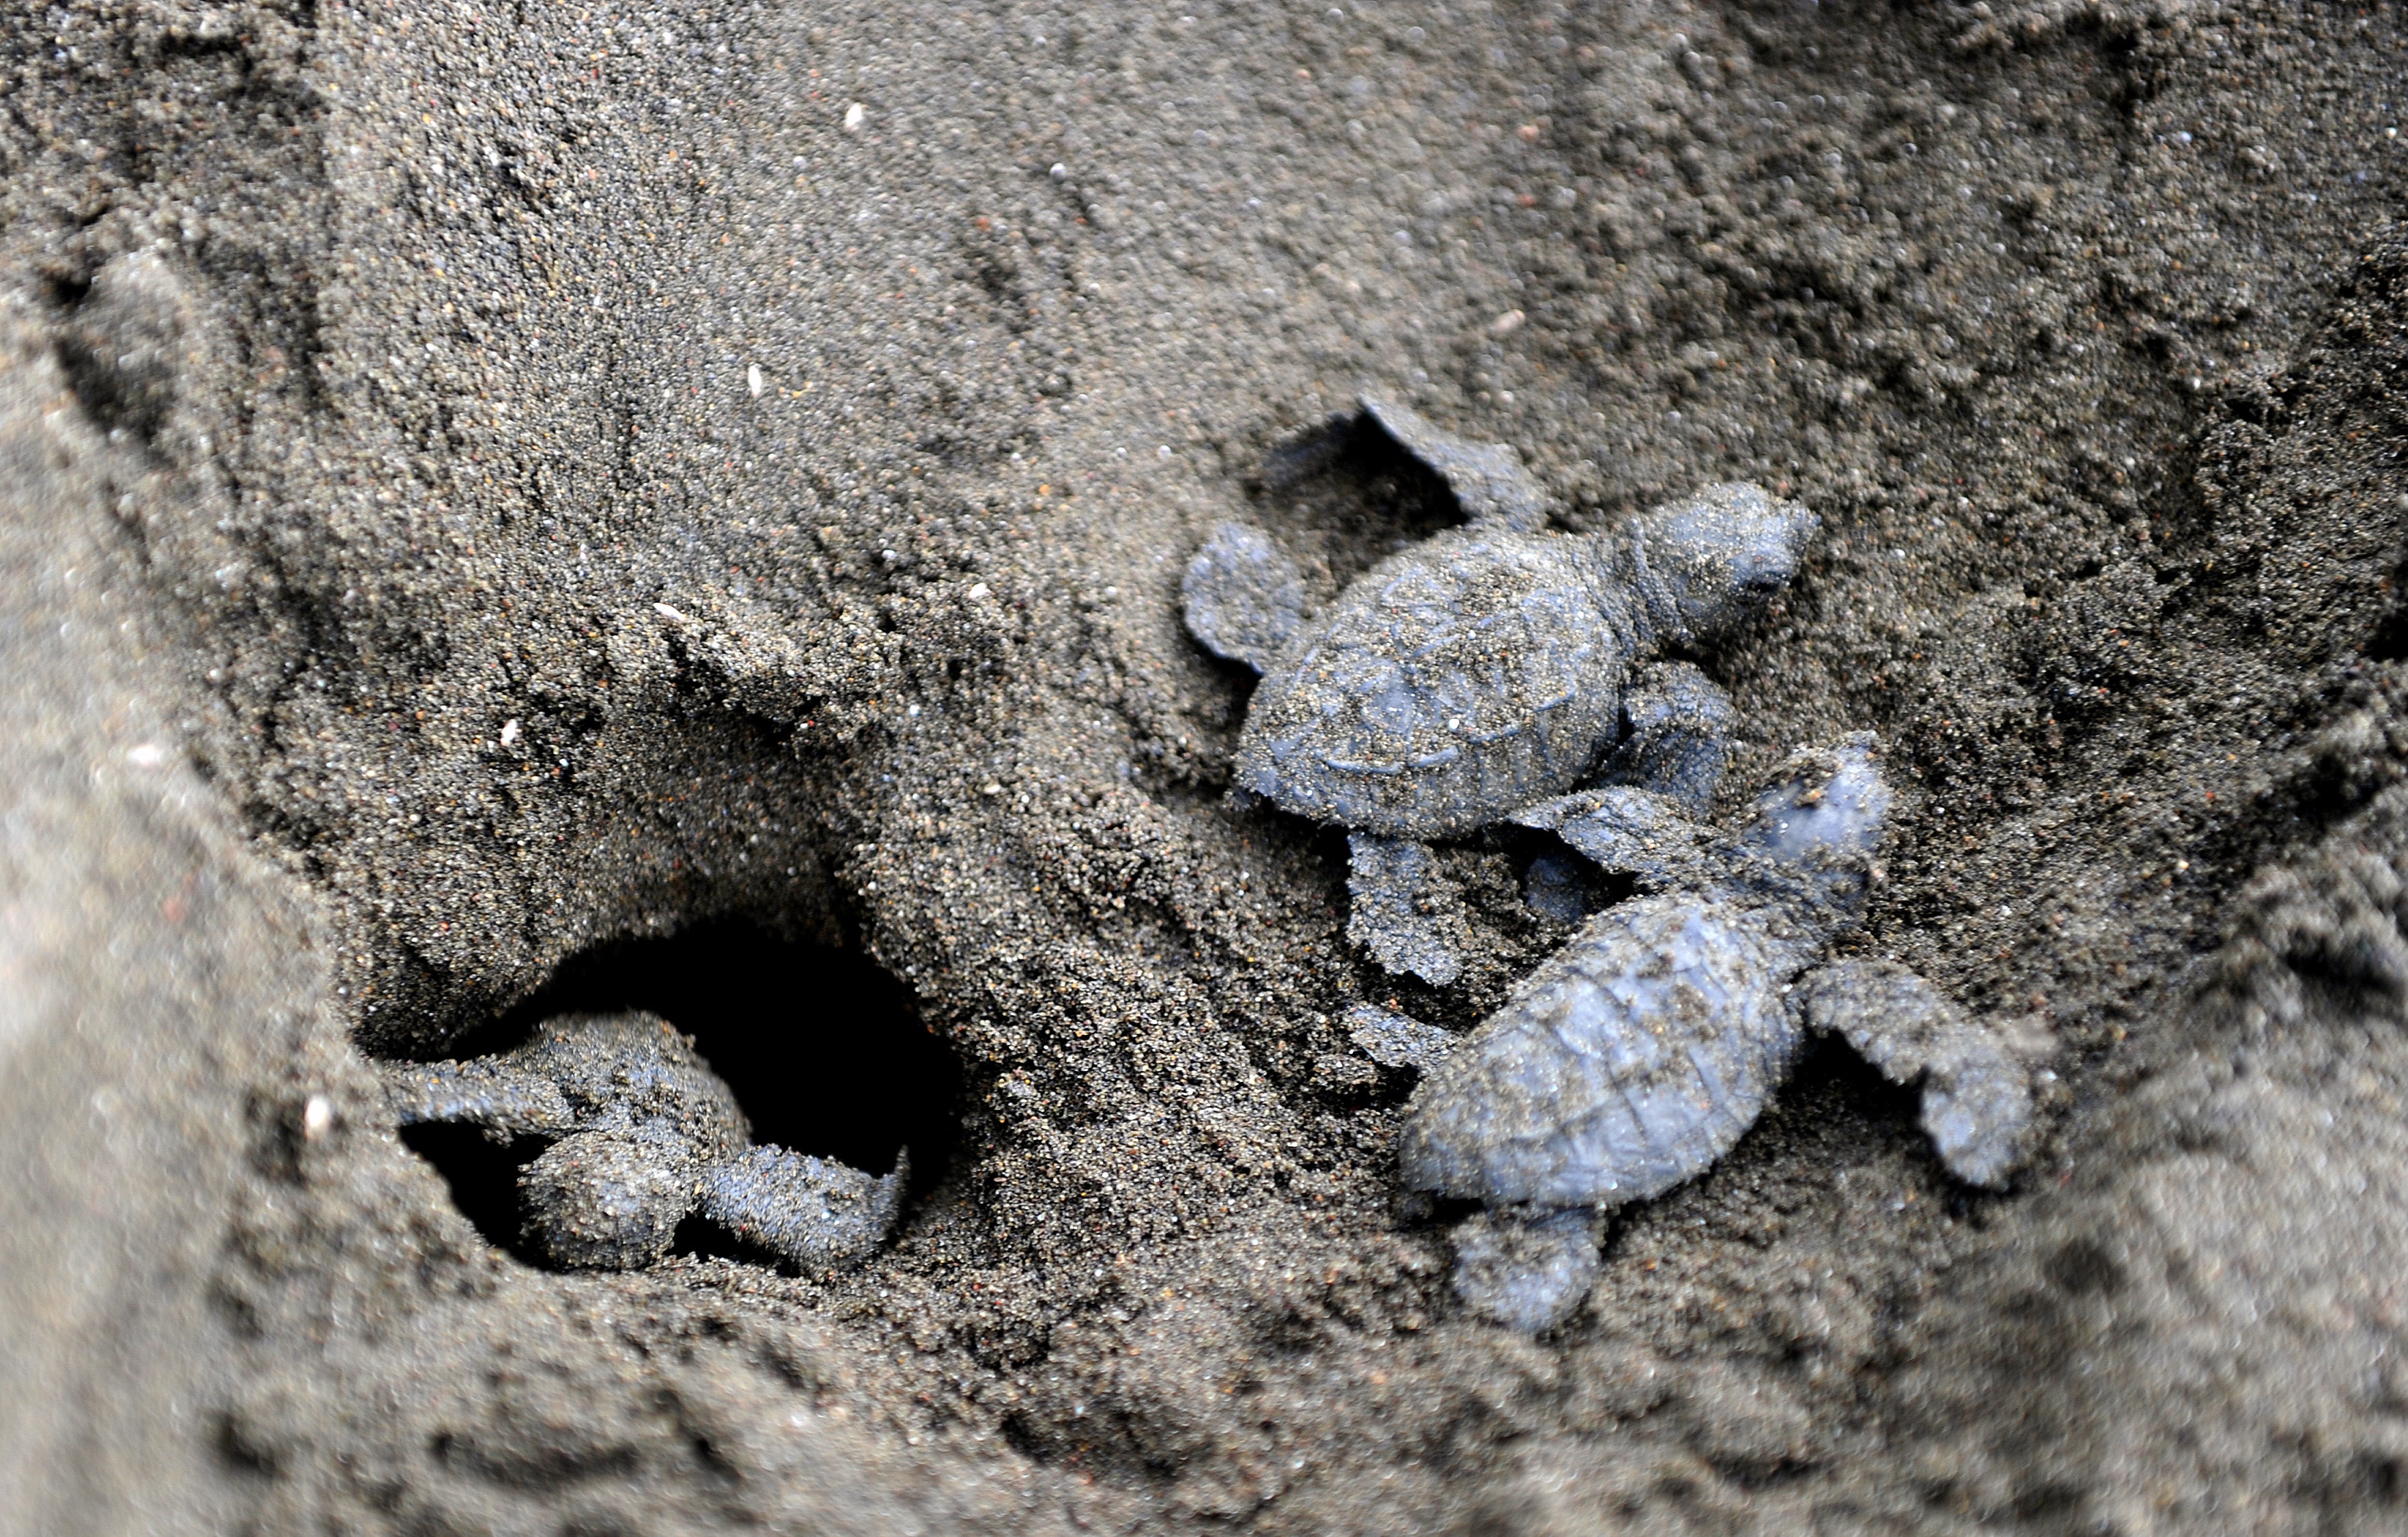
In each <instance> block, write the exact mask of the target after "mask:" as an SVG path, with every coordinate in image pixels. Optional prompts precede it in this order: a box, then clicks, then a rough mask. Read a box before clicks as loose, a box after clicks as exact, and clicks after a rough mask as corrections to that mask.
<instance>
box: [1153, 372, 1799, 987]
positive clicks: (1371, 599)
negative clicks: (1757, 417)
mask: <svg viewBox="0 0 2408 1537" xmlns="http://www.w3.org/2000/svg"><path fill="white" fill-rule="evenodd" d="M1363 409H1364V414H1365V418H1366V420H1367V421H1369V422H1370V423H1372V424H1376V425H1378V426H1379V428H1380V429H1381V430H1383V431H1384V432H1385V433H1387V434H1388V435H1389V436H1390V437H1391V438H1394V439H1395V440H1396V442H1397V443H1398V445H1400V446H1401V447H1403V448H1405V449H1406V450H1408V451H1409V452H1412V453H1413V454H1415V455H1417V456H1418V457H1420V458H1421V459H1422V461H1423V462H1424V463H1425V464H1426V465H1428V466H1429V467H1431V468H1432V469H1434V470H1436V471H1437V472H1438V473H1439V474H1440V475H1441V477H1443V478H1444V479H1445V480H1446V481H1447V483H1448V485H1449V486H1450V487H1451V488H1452V489H1453V491H1454V492H1455V497H1456V499H1457V501H1458V503H1459V504H1460V505H1461V506H1462V508H1463V510H1464V511H1465V513H1466V515H1467V517H1468V518H1469V520H1470V521H1469V522H1468V523H1467V524H1464V525H1463V526H1461V527H1457V528H1452V529H1448V530H1446V531H1444V532H1442V533H1440V534H1438V535H1436V536H1434V537H1433V538H1431V539H1426V540H1424V541H1423V542H1421V543H1420V544H1417V545H1414V546H1413V547H1412V548H1411V549H1407V550H1403V551H1399V552H1398V553H1396V554H1394V555H1391V556H1390V557H1388V558H1387V559H1386V560H1384V561H1383V562H1381V563H1380V564H1379V565H1378V566H1376V567H1373V568H1372V569H1371V570H1370V571H1369V572H1367V573H1366V574H1365V575H1363V576H1362V577H1360V578H1358V579H1357V580H1356V581H1355V582H1353V583H1352V584H1350V585H1349V586H1348V587H1347V588H1346V590H1345V591H1344V592H1343V593H1341V594H1340V595H1339V596H1338V598H1337V600H1336V601H1335V602H1334V603H1332V604H1331V605H1330V606H1329V607H1328V608H1327V609H1326V610H1324V611H1322V612H1320V613H1317V614H1311V615H1308V614H1307V613H1306V612H1305V610H1304V593H1305V588H1304V583H1303V582H1302V579H1301V577H1300V576H1299V574H1298V572H1297V567H1296V565H1295V563H1294V561H1293V560H1291V559H1290V558H1289V557H1288V556H1287V555H1286V553H1284V552H1283V551H1282V550H1281V549H1280V548H1279V546H1278V543H1277V541H1276V540H1274V539H1271V538H1270V537H1269V535H1268V534H1266V533H1265V532H1264V531H1263V530H1261V529H1259V528H1254V527H1250V526H1248V525H1245V524H1222V525H1221V526H1220V527H1218V528H1217V529H1215V530H1214V532H1213V534H1212V536H1211V539H1208V540H1207V541H1206V542H1205V545H1204V547H1203V549H1201V550H1200V551H1198V552H1197V555H1196V557H1195V559H1194V560H1193V561H1192V562H1190V563H1189V566H1188V568H1187V572H1186V576H1185V579H1184V581H1183V583H1182V588H1181V591H1182V596H1183V605H1184V611H1185V617H1186V621H1187V627H1188V630H1189V632H1190V633H1191V634H1193V635H1194V636H1195V637H1196V638H1197V640H1198V641H1200V642H1201V643H1202V644H1203V645H1204V646H1205V647H1206V648H1208V649H1209V650H1211V651H1212V652H1214V653H1215V654H1219V655H1221V656H1225V657H1227V658H1229V659H1230V660H1233V661H1239V662H1243V663H1244V664H1246V665H1247V666H1249V667H1253V668H1256V669H1257V670H1259V671H1260V672H1261V673H1262V674H1263V681H1262V683H1261V685H1260V686H1259V687H1258V688H1257V689H1256V690H1255V692H1254V700H1253V702H1252V703H1251V705H1250V706H1249V708H1248V711H1247V715H1246V724H1245V727H1244V729H1243V731H1242V732H1241V733H1240V740H1239V743H1238V754H1237V762H1236V765H1235V771H1234V775H1233V779H1234V782H1235V785H1236V787H1237V788H1238V789H1239V790H1240V791H1247V792H1252V793H1254V794H1256V795H1260V796H1263V797H1268V798H1269V799H1270V800H1271V801H1273V802H1275V803H1276V804H1278V805H1279V806H1280V807H1281V808H1282V809H1283V810H1285V811H1289V812H1296V813H1297V814H1300V815H1303V816H1309V817H1312V818H1313V819H1314V820H1316V821H1320V822H1328V823H1335V824H1338V825H1340V826H1344V827H1347V828H1348V829H1350V830H1351V831H1352V833H1353V834H1354V835H1355V836H1354V838H1353V839H1352V854H1353V862H1354V869H1353V872H1352V876H1351V879H1350V881H1349V890H1350V893H1351V895H1352V897H1353V898H1354V907H1353V912H1352V913H1351V914H1350V917H1349V921H1348V931H1349V933H1350V934H1351V935H1352V936H1353V937H1354V938H1355V941H1357V942H1358V943H1361V944H1363V945H1364V946H1365V947H1366V948H1367V949H1369V951H1370V952H1371V954H1372V955H1373V956H1374V957H1375V958H1377V959H1378V960H1379V961H1380V963H1381V964H1382V965H1383V966H1385V967H1386V968H1388V969H1389V970H1393V971H1411V972H1413V973H1415V974H1417V975H1419V976H1421V977H1422V978H1424V979H1425V980H1426V981H1429V982H1431V983H1434V984H1440V985H1444V984H1447V983H1449V982H1452V981H1453V980H1454V979H1455V976H1456V975H1457V974H1458V972H1459V971H1460V969H1461V963H1460V958H1459V956H1458V955H1457V954H1456V952H1455V944H1454V941H1453V938H1452V937H1451V936H1450V934H1449V933H1448V932H1447V931H1446V927H1447V926H1446V925H1445V924H1444V923H1443V922H1442V921H1439V920H1437V919H1434V918H1433V917H1432V914H1433V913H1434V912H1438V911H1439V910H1441V909H1442V908H1443V907H1444V906H1445V905H1446V904H1445V903H1444V901H1443V900H1442V899H1437V898H1435V896H1434V888H1433V885H1432V882H1433V881H1434V880H1436V879H1437V877H1436V867H1435V865H1434V863H1433V861H1432V860H1431V859H1430V857H1429V856H1428V855H1427V853H1426V851H1416V850H1415V849H1413V848H1412V847H1408V846H1406V845H1408V844H1411V843H1412V842H1416V841H1418V840H1425V839H1438V838H1451V837H1458V836H1461V835H1463V834H1465V833H1469V832H1470V831H1472V830H1473V829H1475V828H1478V827H1482V826H1487V825H1488V824H1490V823H1493V822H1497V821H1498V820H1500V819H1502V818H1503V817H1505V816H1507V815H1509V814H1510V813H1512V812H1514V811H1515V810H1517V809H1519V808H1522V807H1524V806H1527V805H1528V804H1530V803H1531V802H1533V801H1538V800H1543V799H1545V798H1547V797H1552V796H1555V795H1559V794H1561V793H1562V792H1564V791H1566V790H1568V789H1570V788H1571V787H1572V786H1573V785H1575V784H1578V783H1581V782H1582V781H1583V780H1584V779H1585V778H1587V777H1588V776H1590V775H1591V773H1592V772H1593V771H1595V770H1597V769H1598V768H1599V767H1600V765H1601V764H1602V763H1606V762H1607V761H1608V760H1609V757H1611V762H1612V766H1613V768H1614V770H1615V772H1616V774H1617V776H1618V777H1620V778H1623V779H1625V780H1627V781H1629V782H1632V783H1641V784H1646V785H1649V786H1651V787H1653V788H1656V789H1659V790H1662V791H1664V792H1666V793H1669V794H1671V795H1673V796H1675V797H1678V798H1680V799H1682V800H1683V801H1684V802H1685V803H1689V804H1691V805H1693V806H1695V807H1698V808H1699V809H1702V806H1703V805H1704V803H1705V802H1706V801H1708V800H1710V799H1711V798H1712V795H1713V783H1714V781H1715V779H1716V777H1717V776H1718V775H1719V774H1720V772H1721V769H1722V765H1723V761H1724V757H1725V747H1724V738H1725V737H1726V736H1727V731H1728V726H1729V717H1730V709H1729V703H1728V701H1727V699H1725V698H1724V697H1723V696H1722V693H1721V691H1720V690H1719V689H1717V688H1715V687H1714V685H1713V683H1712V682H1710V681H1708V680H1707V679H1706V677H1705V676H1704V674H1703V673H1701V672H1699V671H1698V670H1697V668H1694V667H1691V666H1689V665H1688V664H1686V663H1670V662H1655V663H1649V662H1648V658H1649V657H1650V656H1651V655H1653V654H1655V653H1656V651H1657V650H1659V649H1660V648H1661V647H1663V646H1664V645H1667V644H1681V645H1691V644H1698V643H1701V642H1705V641H1709V640H1711V639H1713V638H1714V637H1715V636H1717V635H1719V634H1720V633H1722V632H1723V631H1724V630H1726V629H1727V628H1728V627H1729V626H1731V625H1734V624H1736V623H1738V622H1740V621H1741V620H1742V619H1744V618H1746V617H1747V616H1748V615H1749V614H1751V613H1753V612H1754V611H1755V610H1756V609H1757V608H1758V607H1760V606H1761V605H1762V604H1763V603H1764V602H1765V601H1766V600H1767V599H1768V598H1769V597H1770V596H1771V595H1772V594H1773V593H1775V592H1777V591H1778V590H1779V589H1780V588H1781V587H1782V586H1783V585H1784V584H1785V582H1788V580H1789V578H1790V575H1791V574H1792V573H1793V572H1794V571H1795V570H1796V568H1797V566H1798V562H1799V557H1800V555H1801V553H1802V552H1803V550H1804V547H1805V543H1806V540H1807V539H1808V538H1809V537H1810V536H1811V535H1812V534H1813V529H1814V527H1815V520H1814V518H1813V514H1811V513H1809V512H1807V511H1806V510H1804V509H1803V508H1800V507H1798V506H1796V505H1795V504H1792V503H1785V502H1781V501H1777V500H1776V499H1774V498H1773V497H1772V496H1769V495H1768V494H1767V493H1766V492H1764V491H1763V490H1762V489H1761V488H1760V487H1757V486H1753V485H1742V484H1732V485H1716V486H1710V487H1708V488H1707V489H1706V490H1704V491H1702V492H1700V493H1699V494H1698V495H1697V496H1693V497H1691V498H1690V499H1688V500H1687V501H1684V502H1680V503H1675V504H1673V505H1671V506H1668V507H1664V508H1659V509H1657V510H1655V511H1652V512H1648V513H1645V514H1642V515H1641V516H1639V517H1637V518H1634V519H1632V520H1630V521H1629V522H1628V523H1627V524H1625V525H1624V526H1622V527H1619V528H1615V529H1613V530H1611V531H1608V532H1605V533H1599V534H1594V535H1568V534H1552V533H1548V532H1545V531H1544V530H1543V528H1542V526H1541V525H1542V524H1544V522H1545V514H1546V508H1547V500H1546V496H1545V493H1544V491H1543V489H1542V488H1541V486H1540V485H1539V483H1538V481H1536V480H1535V479H1534V478H1532V477H1531V475H1530V474H1529V472H1528V471H1527V469H1525V468H1523V467H1522V463H1521V460H1520V459H1519V457H1518V456H1517V455H1516V454H1515V453H1514V452H1513V450H1512V449H1511V448H1510V447H1507V446H1506V445H1503V444H1485V445H1481V444H1470V443H1466V442H1463V441H1461V440H1459V439H1457V438H1453V437H1451V436H1449V435H1448V434H1445V433H1443V432H1441V431H1440V430H1439V429H1438V428H1436V427H1434V426H1432V425H1431V424H1429V423H1427V422H1426V421H1424V420H1423V419H1422V418H1420V417H1419V416H1417V415H1415V414H1414V413H1412V411H1410V410H1408V409H1404V408H1403V407H1401V406H1399V405H1397V404H1396V403H1394V402H1392V401H1386V400H1382V399H1380V398H1378V397H1376V396H1366V397H1365V398H1364V401H1363ZM1642 667H1645V668H1648V669H1649V671H1650V673H1652V674H1653V675H1654V681H1653V682H1652V683H1640V682H1638V680H1639V678H1640V671H1639V669H1641V668H1642ZM1617 742H1619V746H1618V747H1617Z"/></svg>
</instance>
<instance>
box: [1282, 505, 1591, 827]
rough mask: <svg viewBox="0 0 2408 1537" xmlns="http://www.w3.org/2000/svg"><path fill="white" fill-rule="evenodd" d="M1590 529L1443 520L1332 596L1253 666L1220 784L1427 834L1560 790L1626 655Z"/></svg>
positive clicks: (1337, 818)
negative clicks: (1578, 533) (1539, 529)
mask: <svg viewBox="0 0 2408 1537" xmlns="http://www.w3.org/2000/svg"><path fill="white" fill-rule="evenodd" d="M1600 564H1601V563H1600V562H1599V561H1598V558H1597V553H1596V550H1595V547H1594V544H1593V541H1592V540H1590V539H1584V538H1577V537H1572V536H1567V535H1556V534H1518V533H1512V532H1507V531H1504V530H1498V529H1486V528H1453V529H1449V530H1447V531H1446V532H1444V533H1441V534H1440V535H1438V536H1436V537H1435V538H1432V539H1426V540H1425V541H1423V542H1422V543H1420V544H1418V545H1415V546H1414V547H1413V548H1412V549H1410V550H1405V551H1401V552H1399V553H1397V554H1395V555H1392V556H1390V557H1389V558H1388V559H1386V560H1384V561H1383V562H1381V563H1380V564H1379V565H1378V566H1376V567H1372V568H1371V570H1370V571H1369V572H1367V573H1366V574H1365V575H1364V576H1363V577H1362V578H1360V579H1359V580H1358V581H1356V582H1355V584H1354V585H1353V586H1351V587H1349V588H1347V589H1346V591H1345V592H1344V593H1343V594H1342V595H1340V597H1339V600H1338V602H1337V603H1336V604H1335V605H1334V606H1332V608H1331V609H1330V610H1328V612H1327V614H1326V616H1325V618H1324V619H1323V620H1322V621H1321V622H1320V623H1318V624H1316V625H1312V626H1310V627H1309V628H1307V629H1306V630H1305V631H1304V633H1302V634H1301V635H1299V636H1298V637H1297V639H1295V640H1293V641H1291V642H1290V643H1289V645H1288V646H1287V648H1286V649H1285V651H1283V653H1282V654H1280V656H1279V657H1278V658H1277V659H1276V660H1275V661H1274V662H1273V664H1272V666H1271V668H1269V671H1267V672H1266V673H1265V674H1264V676H1263V682H1262V685H1261V687H1260V688H1259V689H1258V690H1257V691H1256V692H1255V695H1254V703H1253V705H1252V706H1251V708H1250V709H1249V711H1248V712H1247V716H1246V726H1245V731H1244V734H1243V735H1242V736H1241V737H1240V740H1239V743H1238V764H1237V783H1238V784H1239V785H1240V787H1241V788H1243V789H1247V790H1252V791H1254V793H1255V794H1257V795H1262V796H1266V797H1269V798H1270V799H1271V800H1273V801H1275V802H1277V803H1278V804H1279V805H1280V806H1281V807H1283V808H1284V809H1285V810H1288V811H1291V812H1297V813H1298V814H1300V815H1304V816H1309V817H1312V818H1314V819H1316V820H1318V821H1322V822H1335V823H1339V824H1341V825H1343V826H1349V827H1355V828H1361V829H1365V830H1368V831H1371V832H1376V833H1383V834H1386V835H1388V836H1390V837H1397V838H1444V837H1449V836H1453V835H1456V834H1461V833H1466V832H1469V831H1470V830H1471V829H1472V828H1474V827H1478V826H1484V825H1485V824H1487V823H1491V822H1495V821H1497V820H1498V818H1500V817H1502V816H1504V815H1505V814H1506V813H1507V812H1511V811H1512V810H1513V809H1515V808H1516V807H1519V806H1523V805H1527V804H1528V803H1529V802H1531V801H1533V800H1537V799H1540V798H1541V797H1546V796H1552V795H1556V794H1559V793H1561V792H1562V791H1564V790H1567V789H1569V788H1570V786H1571V785H1572V784H1574V783H1577V782H1578V781H1579V780H1580V778H1581V777H1582V776H1583V775H1584V774H1585V773H1587V772H1588V770H1589V768H1590V766H1591V765H1592V764H1593V763H1594V762H1595V761H1596V759H1597V756H1598V752H1599V751H1600V749H1602V748H1603V747H1605V746H1607V745H1609V744H1610V743H1611V742H1612V741H1613V737H1614V733H1615V730H1616V728H1617V724H1618V721H1619V717H1620V706H1621V701H1622V686H1623V682H1624V679H1625V678H1626V677H1627V674H1628V672H1629V668H1630V662H1631V658H1632V656H1633V655H1634V654H1635V653H1636V651H1637V649H1638V648H1637V644H1636V634H1635V632H1636V625H1635V623H1634V620H1633V616H1632V611H1631V606H1630V603H1629V601H1628V600H1627V598H1625V597H1623V596H1621V594H1620V592H1619V590H1618V589H1617V588H1616V587H1615V586H1614V584H1613V583H1612V582H1608V581H1605V580H1601V579H1600V573H1599V572H1598V567H1599V565H1600Z"/></svg>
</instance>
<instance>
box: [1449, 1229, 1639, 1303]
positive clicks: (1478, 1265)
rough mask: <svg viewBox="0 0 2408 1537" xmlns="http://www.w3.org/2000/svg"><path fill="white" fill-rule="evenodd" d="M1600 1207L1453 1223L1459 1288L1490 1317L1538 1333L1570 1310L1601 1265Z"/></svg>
mask: <svg viewBox="0 0 2408 1537" xmlns="http://www.w3.org/2000/svg"><path fill="white" fill-rule="evenodd" d="M1603 1226H1604V1224H1603V1222H1602V1221H1601V1220H1600V1219H1599V1218H1598V1214H1597V1213H1595V1212H1594V1211H1589V1210H1581V1209H1575V1210H1571V1211H1563V1212H1535V1213H1534V1212H1525V1211H1520V1210H1515V1209H1511V1208H1509V1209H1506V1210H1502V1211H1494V1212H1475V1213H1473V1214H1471V1215H1470V1216H1468V1217H1466V1218H1464V1220H1463V1221H1462V1222H1461V1223H1460V1224H1458V1225H1457V1226H1456V1228H1455V1296H1456V1298H1457V1299H1459V1300H1461V1301H1462V1303H1463V1305H1464V1307H1465V1308H1466V1309H1467V1310H1469V1312H1471V1313H1472V1314H1476V1315H1477V1316H1479V1317H1482V1318H1485V1319H1487V1320H1488V1321H1489V1322H1490V1323H1492V1324H1502V1325H1503V1326H1504V1327H1505V1328H1507V1329H1512V1330H1514V1331H1515V1332H1517V1333H1521V1334H1539V1333H1543V1332H1544V1331H1545V1330H1547V1329H1553V1328H1555V1326H1556V1325H1557V1324H1560V1323H1562V1322H1563V1321H1564V1320H1565V1319H1567V1318H1569V1317H1570V1316H1571V1315H1572V1310H1573V1309H1575V1308H1577V1307H1579V1306H1580V1305H1581V1300H1582V1299H1583V1298H1585V1297H1586V1296H1587V1295H1588V1292H1589V1288H1590V1287H1591V1286H1595V1285H1596V1284H1597V1277H1598V1271H1601V1270H1602V1269H1604V1254H1603V1252H1602V1250H1601V1249H1600V1247H1599V1243H1600V1236H1601V1235H1600V1233H1599V1231H1598V1229H1599V1228H1602V1227H1603Z"/></svg>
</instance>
